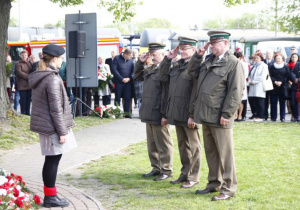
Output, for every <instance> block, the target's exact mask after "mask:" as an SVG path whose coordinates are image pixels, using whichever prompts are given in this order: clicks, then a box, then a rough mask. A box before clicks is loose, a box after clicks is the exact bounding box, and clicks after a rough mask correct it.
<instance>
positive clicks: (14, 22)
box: [8, 17, 18, 26]
mask: <svg viewBox="0 0 300 210" xmlns="http://www.w3.org/2000/svg"><path fill="white" fill-rule="evenodd" d="M8 25H9V26H18V20H17V19H16V18H14V17H13V18H10V19H9V23H8Z"/></svg>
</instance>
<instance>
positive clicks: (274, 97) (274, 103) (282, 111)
mask: <svg viewBox="0 0 300 210" xmlns="http://www.w3.org/2000/svg"><path fill="white" fill-rule="evenodd" d="M270 98H271V119H272V120H276V119H277V104H278V99H279V107H280V120H285V97H284V95H283V94H272V93H271V94H270Z"/></svg>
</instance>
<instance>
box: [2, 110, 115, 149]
mask: <svg viewBox="0 0 300 210" xmlns="http://www.w3.org/2000/svg"><path fill="white" fill-rule="evenodd" d="M112 121H114V119H107V118H104V119H100V118H99V117H93V116H89V117H76V118H75V123H76V127H75V128H73V131H78V130H81V129H84V128H87V127H92V126H97V125H101V124H104V123H109V122H112ZM37 142H39V137H38V134H37V133H34V132H32V131H30V116H27V115H15V114H13V113H12V112H11V111H8V119H7V120H6V121H5V122H1V123H0V150H1V149H2V150H8V149H13V148H16V147H18V146H22V145H27V144H34V143H37Z"/></svg>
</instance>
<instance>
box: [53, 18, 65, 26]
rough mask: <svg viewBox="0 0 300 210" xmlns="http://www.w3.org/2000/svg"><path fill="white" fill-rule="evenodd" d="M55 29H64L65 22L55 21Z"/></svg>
mask: <svg viewBox="0 0 300 210" xmlns="http://www.w3.org/2000/svg"><path fill="white" fill-rule="evenodd" d="M55 27H60V28H64V27H65V20H59V21H57V23H56V24H55Z"/></svg>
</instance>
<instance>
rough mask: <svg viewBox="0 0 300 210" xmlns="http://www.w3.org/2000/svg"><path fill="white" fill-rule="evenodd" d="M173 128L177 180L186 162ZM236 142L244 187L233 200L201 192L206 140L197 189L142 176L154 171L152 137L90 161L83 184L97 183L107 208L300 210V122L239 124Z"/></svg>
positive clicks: (240, 186)
mask: <svg viewBox="0 0 300 210" xmlns="http://www.w3.org/2000/svg"><path fill="white" fill-rule="evenodd" d="M171 133H172V138H173V140H174V145H175V149H174V176H173V178H174V179H176V178H178V176H179V173H180V168H181V164H180V160H179V154H178V147H177V143H176V141H177V140H176V135H175V131H174V130H173V131H172V132H171ZM200 133H201V132H200ZM201 139H202V135H201ZM234 144H235V160H236V169H237V178H238V190H237V193H236V195H237V197H235V198H232V199H230V200H229V201H221V202H212V201H211V197H212V195H214V194H211V195H196V194H195V191H196V189H204V188H205V186H206V183H207V173H208V168H207V163H206V159H205V154H204V147H203V143H202V153H203V154H202V167H201V178H200V184H199V185H196V187H194V188H192V189H181V188H180V186H179V185H171V184H169V181H170V180H165V181H159V182H154V181H152V178H143V177H142V176H141V175H142V174H143V173H145V172H149V171H150V170H151V168H150V163H149V159H148V155H147V149H146V141H143V142H141V143H138V144H135V145H133V146H129V147H128V148H126V149H125V150H124V151H123V153H122V154H115V155H109V156H105V157H103V158H101V159H99V160H97V161H93V162H90V163H89V164H87V165H86V166H85V169H84V172H83V176H82V177H81V181H80V182H82V183H84V185H85V186H81V187H83V188H85V187H87V188H94V192H95V195H93V196H95V197H96V198H97V199H99V200H100V201H101V203H102V204H103V206H104V207H106V208H107V209H300V201H299V200H300V199H299V188H300V184H299V179H300V175H299V173H300V165H299V163H300V158H299V157H300V127H299V124H292V123H235V128H234ZM73 181H74V180H73ZM77 181H78V180H77ZM88 183H89V184H88ZM99 186H100V187H99ZM101 186H102V187H101ZM77 187H78V186H77ZM100 191H102V192H100Z"/></svg>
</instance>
